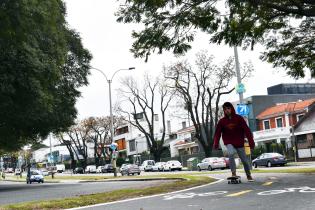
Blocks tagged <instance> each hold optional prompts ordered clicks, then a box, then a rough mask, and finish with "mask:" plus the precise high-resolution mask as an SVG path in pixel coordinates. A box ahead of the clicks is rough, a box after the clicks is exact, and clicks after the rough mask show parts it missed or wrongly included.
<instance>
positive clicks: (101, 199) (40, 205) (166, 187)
mask: <svg viewBox="0 0 315 210" xmlns="http://www.w3.org/2000/svg"><path fill="white" fill-rule="evenodd" d="M153 177H154V176H153ZM163 177H165V178H175V179H176V181H174V182H171V183H166V184H162V185H159V186H155V187H148V188H143V189H122V190H115V191H111V192H105V193H97V194H92V195H81V196H77V197H72V198H66V199H58V200H49V201H35V202H27V203H21V204H11V205H6V206H0V209H3V210H8V209H10V210H11V209H12V210H14V209H23V210H24V209H25V210H37V209H66V208H74V207H79V206H86V205H93V204H98V203H106V202H111V201H117V200H123V199H128V198H135V197H141V196H148V195H155V194H160V193H167V192H172V191H177V190H182V189H187V188H190V187H195V186H199V185H203V184H207V183H211V182H213V181H215V180H214V179H212V178H209V177H206V176H196V175H194V176H192V175H165V176H163ZM141 178H142V177H141Z"/></svg>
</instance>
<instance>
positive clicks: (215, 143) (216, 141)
mask: <svg viewBox="0 0 315 210" xmlns="http://www.w3.org/2000/svg"><path fill="white" fill-rule="evenodd" d="M221 132H222V124H221V121H219V123H218V125H217V127H216V129H215V133H214V140H213V149H218V148H219V141H220V138H221Z"/></svg>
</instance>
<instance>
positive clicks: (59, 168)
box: [56, 164, 66, 173]
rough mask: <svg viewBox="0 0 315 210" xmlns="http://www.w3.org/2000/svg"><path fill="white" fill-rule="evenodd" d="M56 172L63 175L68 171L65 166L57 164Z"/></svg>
mask: <svg viewBox="0 0 315 210" xmlns="http://www.w3.org/2000/svg"><path fill="white" fill-rule="evenodd" d="M56 170H57V172H58V173H62V172H64V171H65V170H66V166H65V164H56Z"/></svg>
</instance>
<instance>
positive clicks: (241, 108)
mask: <svg viewBox="0 0 315 210" xmlns="http://www.w3.org/2000/svg"><path fill="white" fill-rule="evenodd" d="M236 112H237V114H239V115H242V116H246V115H248V114H249V108H248V106H247V105H246V104H238V105H237V107H236Z"/></svg>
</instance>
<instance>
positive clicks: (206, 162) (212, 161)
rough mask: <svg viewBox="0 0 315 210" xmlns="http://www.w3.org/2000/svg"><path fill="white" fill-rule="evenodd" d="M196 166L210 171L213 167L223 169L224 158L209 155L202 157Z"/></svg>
mask: <svg viewBox="0 0 315 210" xmlns="http://www.w3.org/2000/svg"><path fill="white" fill-rule="evenodd" d="M197 168H198V170H199V171H201V170H209V171H212V170H213V169H216V168H220V169H225V168H226V163H225V160H224V158H219V157H209V158H205V159H203V160H202V161H201V163H198V164H197Z"/></svg>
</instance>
